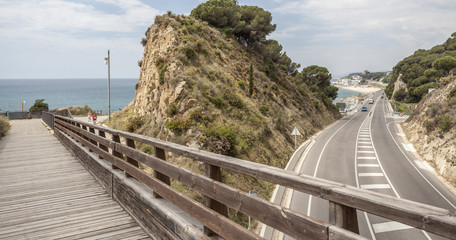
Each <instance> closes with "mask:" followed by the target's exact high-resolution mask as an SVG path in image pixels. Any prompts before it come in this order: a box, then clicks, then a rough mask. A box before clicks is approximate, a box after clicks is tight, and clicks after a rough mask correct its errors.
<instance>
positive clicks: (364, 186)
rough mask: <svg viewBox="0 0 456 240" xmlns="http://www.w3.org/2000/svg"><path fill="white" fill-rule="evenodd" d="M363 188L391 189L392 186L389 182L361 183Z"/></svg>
mask: <svg viewBox="0 0 456 240" xmlns="http://www.w3.org/2000/svg"><path fill="white" fill-rule="evenodd" d="M361 188H363V189H390V188H391V186H390V185H389V184H364V185H361Z"/></svg>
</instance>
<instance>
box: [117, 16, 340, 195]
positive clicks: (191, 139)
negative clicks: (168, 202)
mask: <svg viewBox="0 0 456 240" xmlns="http://www.w3.org/2000/svg"><path fill="white" fill-rule="evenodd" d="M146 36H147V37H146V39H144V40H143V44H144V46H145V48H144V56H143V59H142V60H141V61H140V62H139V65H140V66H141V73H140V77H139V82H138V84H137V86H136V96H135V98H134V101H133V102H132V103H130V104H129V105H128V106H127V107H126V108H125V109H123V110H122V111H121V112H119V113H118V114H116V115H115V116H113V120H112V122H111V126H113V127H115V128H118V129H124V130H128V131H131V132H135V133H140V134H145V135H148V136H151V137H154V138H160V139H163V140H167V141H172V142H176V143H179V144H184V145H187V146H191V147H194V148H198V149H203V150H206V151H211V152H216V153H220V154H225V155H230V156H234V157H238V158H242V159H245V160H249V161H254V162H259V163H263V164H267V165H271V166H276V167H281V168H283V167H285V165H286V163H287V161H288V159H289V157H290V156H291V154H292V153H293V151H294V149H293V148H294V140H293V138H292V136H290V133H291V131H292V129H293V127H294V126H296V127H298V129H299V131H300V132H301V134H302V135H303V137H301V138H298V140H299V142H303V141H304V140H306V139H307V138H309V137H310V136H312V135H313V134H315V133H316V132H317V131H319V130H321V129H322V128H324V127H325V126H327V125H329V124H331V123H332V122H334V121H335V120H336V119H338V118H339V117H340V114H339V112H338V111H337V109H336V108H335V106H334V105H332V104H328V102H329V103H330V102H331V101H330V100H329V101H328V99H327V98H326V99H324V98H322V97H321V94H320V95H317V94H314V93H312V92H311V91H310V90H309V87H307V85H306V84H303V83H302V82H299V81H298V80H296V78H295V77H293V76H292V75H290V74H289V73H288V70H287V69H286V68H284V67H282V66H281V65H279V64H276V63H273V62H270V61H269V62H266V61H265V58H264V57H263V56H262V55H261V54H259V53H257V52H255V51H253V50H251V49H250V48H248V47H247V46H246V45H243V44H240V43H239V42H237V41H236V40H234V39H232V38H227V37H225V36H224V35H222V34H221V33H220V31H218V30H217V29H215V28H212V27H210V26H208V24H207V23H205V22H201V21H199V20H196V19H195V18H193V17H187V16H175V15H173V14H166V15H164V16H159V17H157V18H156V21H155V24H154V25H152V26H151V27H150V28H149V29H148V30H147V32H146ZM328 84H329V83H328ZM141 148H142V149H143V150H144V151H150V149H149V148H147V147H145V146H143V147H141ZM170 161H172V162H174V163H177V164H180V165H181V166H185V167H187V168H189V169H191V170H193V171H202V170H203V166H201V165H198V164H194V163H192V162H189V161H187V160H185V159H179V158H173V157H171V158H170ZM224 181H225V182H227V183H228V184H233V185H237V186H238V187H240V188H241V189H245V190H254V191H257V192H258V193H259V194H260V195H262V196H263V197H269V195H270V193H271V192H272V189H273V186H272V185H268V184H264V183H262V182H258V181H257V180H256V179H251V178H247V177H245V178H244V177H239V176H235V175H233V174H225V175H224ZM196 198H198V196H196Z"/></svg>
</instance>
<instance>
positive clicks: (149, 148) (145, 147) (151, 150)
mask: <svg viewBox="0 0 456 240" xmlns="http://www.w3.org/2000/svg"><path fill="white" fill-rule="evenodd" d="M141 151H143V152H144V153H147V154H149V155H152V153H154V148H153V147H152V146H150V145H142V146H141Z"/></svg>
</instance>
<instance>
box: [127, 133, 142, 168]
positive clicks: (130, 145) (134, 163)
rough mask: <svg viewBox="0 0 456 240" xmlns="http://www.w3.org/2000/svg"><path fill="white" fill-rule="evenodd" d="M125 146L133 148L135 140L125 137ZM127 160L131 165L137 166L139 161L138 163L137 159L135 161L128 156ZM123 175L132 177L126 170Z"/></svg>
mask: <svg viewBox="0 0 456 240" xmlns="http://www.w3.org/2000/svg"><path fill="white" fill-rule="evenodd" d="M127 146H129V147H131V148H133V149H135V141H134V140H132V139H129V138H127ZM127 162H128V163H130V164H131V165H133V166H135V167H137V168H139V163H138V161H136V160H135V159H133V158H130V157H127ZM125 176H126V177H133V176H131V175H130V174H128V173H127V172H125Z"/></svg>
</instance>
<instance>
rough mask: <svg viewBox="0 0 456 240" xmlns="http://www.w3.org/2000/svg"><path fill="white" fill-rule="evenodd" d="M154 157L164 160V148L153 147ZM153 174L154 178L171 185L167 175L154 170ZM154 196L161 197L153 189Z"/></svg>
mask: <svg viewBox="0 0 456 240" xmlns="http://www.w3.org/2000/svg"><path fill="white" fill-rule="evenodd" d="M154 157H156V158H160V159H161V160H163V161H166V154H165V150H163V149H161V148H158V147H155V149H154ZM154 176H155V178H157V179H158V180H160V181H162V182H164V183H165V184H167V185H171V180H170V179H169V177H168V176H167V175H165V174H163V173H161V172H158V171H155V170H154ZM154 198H162V196H160V195H159V194H157V193H156V192H155V191H154Z"/></svg>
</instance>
